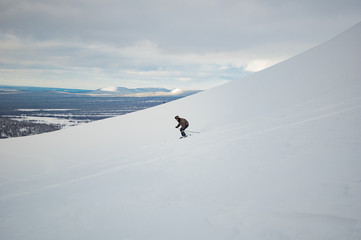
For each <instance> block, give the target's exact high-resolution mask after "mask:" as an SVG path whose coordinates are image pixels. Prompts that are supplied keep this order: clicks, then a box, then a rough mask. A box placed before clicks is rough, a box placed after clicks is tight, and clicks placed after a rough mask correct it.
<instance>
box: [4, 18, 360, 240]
mask: <svg viewBox="0 0 361 240" xmlns="http://www.w3.org/2000/svg"><path fill="white" fill-rule="evenodd" d="M360 42H361V24H357V25H356V26H354V27H352V28H351V29H350V30H348V31H346V32H344V33H343V34H341V35H339V36H338V37H336V38H334V39H332V40H330V41H327V42H325V43H324V44H322V45H320V46H318V47H316V48H313V49H311V50H309V51H306V52H304V53H302V54H300V55H298V56H296V57H293V58H291V59H289V60H287V61H285V62H283V63H280V64H277V65H275V66H272V67H270V68H268V69H266V70H264V71H261V72H258V73H255V74H252V75H249V76H247V77H245V78H242V79H239V80H237V81H233V82H231V83H229V84H226V85H223V86H220V87H217V88H214V89H211V90H208V91H205V92H201V93H198V94H195V95H192V96H190V97H186V98H183V99H180V100H177V101H174V102H171V103H167V104H163V105H159V106H157V107H153V108H149V109H146V110H142V111H138V112H134V113H130V114H127V115H122V116H120V117H115V118H111V119H105V120H101V121H96V122H92V123H89V124H84V125H80V126H77V127H72V128H68V129H64V130H61V131H58V132H52V133H46V134H42V135H37V136H30V137H24V138H16V139H6V140H3V141H0V158H1V160H0V164H1V165H0V194H1V195H0V239H6V240H13V239H27V240H32V239H34V240H41V239H44V240H45V239H46V240H48V239H61V240H63V239H67V240H70V239H74V240H75V239H76V240H81V239H84V240H85V239H87V240H89V239H107V240H112V239H117V240H119V239H136V240H169V239H172V240H178V239H179V240H181V239H182V240H184V239H196V240H199V239H207V240H212V239H217V240H219V239H223V240H224V239H250V240H258V239H259V240H265V239H270V240H281V239H297V240H299V239H304V240H320V239H327V240H339V239H342V240H351V239H352V240H359V239H361V126H360V123H361V68H360V63H361V44H360ZM175 115H179V116H181V117H184V118H186V119H187V120H189V122H190V127H189V130H193V131H200V132H201V133H199V134H197V133H194V134H192V136H191V137H188V138H185V139H182V140H179V139H178V138H179V136H180V133H179V130H177V129H175V128H174V127H175V125H176V124H177V123H176V121H175V120H174V116H175Z"/></svg>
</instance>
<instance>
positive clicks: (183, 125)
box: [175, 116, 189, 137]
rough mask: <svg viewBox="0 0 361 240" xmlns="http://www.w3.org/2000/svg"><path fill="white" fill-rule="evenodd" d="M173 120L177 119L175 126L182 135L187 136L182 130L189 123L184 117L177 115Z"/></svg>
mask: <svg viewBox="0 0 361 240" xmlns="http://www.w3.org/2000/svg"><path fill="white" fill-rule="evenodd" d="M175 120H177V121H178V125H177V126H176V128H179V127H180V126H181V128H180V132H181V134H182V137H187V135H186V133H185V132H184V130H185V129H186V128H187V127H188V126H189V123H188V121H187V120H186V119H184V118H180V117H179V116H175Z"/></svg>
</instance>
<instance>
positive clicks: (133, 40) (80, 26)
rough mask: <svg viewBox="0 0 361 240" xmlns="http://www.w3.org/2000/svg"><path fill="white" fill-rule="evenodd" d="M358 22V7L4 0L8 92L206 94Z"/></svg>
mask: <svg viewBox="0 0 361 240" xmlns="http://www.w3.org/2000/svg"><path fill="white" fill-rule="evenodd" d="M360 20H361V2H360V1H359V0H342V1H341V0H337V1H335V0H331V1H326V0H319V1H311V0H305V1H301V0H299V1H297V0H288V1H282V0H275V1H265V0H256V1H255V0H242V1H237V0H222V1H221V0H207V1H206V0H196V1H194V0H182V1H179V0H167V1H166V0H154V1H144V0H135V1H115V0H106V1H101V0H77V1H70V0H64V1H46V0H31V1H25V0H0V85H24V86H44V87H66V88H79V89H97V88H102V87H106V86H123V87H130V88H135V87H166V88H185V89H208V88H211V87H214V86H218V85H221V84H223V83H226V82H229V81H231V80H234V79H239V78H241V77H242V76H245V75H247V74H250V73H252V72H256V71H259V70H261V69H264V68H266V67H268V66H271V65H273V64H275V63H278V62H280V61H283V60H286V59H287V58H289V57H292V56H294V55H296V54H298V53H300V52H302V51H305V50H307V49H308V48H311V47H314V46H316V45H318V44H320V43H321V42H324V41H326V40H328V39H330V38H332V37H334V36H335V35H337V34H339V33H340V32H342V31H344V30H346V29H347V28H349V27H351V26H353V25H354V24H356V23H358V22H359V21H360Z"/></svg>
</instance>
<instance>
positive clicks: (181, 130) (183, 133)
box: [180, 125, 189, 137]
mask: <svg viewBox="0 0 361 240" xmlns="http://www.w3.org/2000/svg"><path fill="white" fill-rule="evenodd" d="M188 126H189V125H187V126H185V127H184V128H181V129H180V132H181V134H182V137H186V136H187V135H186V133H185V132H184V130H186V129H187V127H188Z"/></svg>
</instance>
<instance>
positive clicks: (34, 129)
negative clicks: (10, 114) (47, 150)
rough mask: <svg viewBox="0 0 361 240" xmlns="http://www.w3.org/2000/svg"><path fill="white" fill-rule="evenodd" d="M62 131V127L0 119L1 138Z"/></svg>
mask: <svg viewBox="0 0 361 240" xmlns="http://www.w3.org/2000/svg"><path fill="white" fill-rule="evenodd" d="M59 129H61V126H60V125H49V124H43V123H32V122H25V121H16V120H12V119H9V118H5V117H0V138H10V137H22V136H28V135H35V134H40V133H45V132H52V131H56V130H59Z"/></svg>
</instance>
